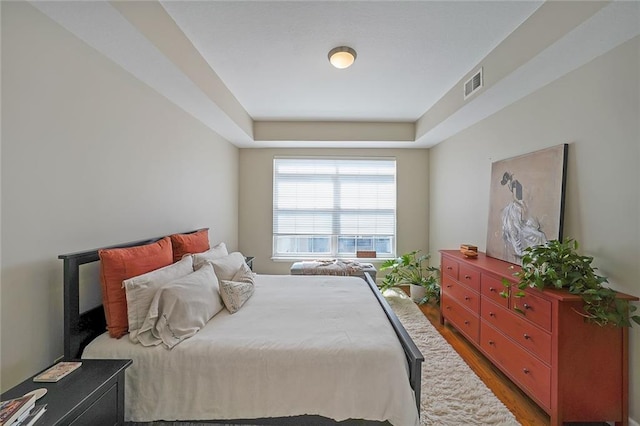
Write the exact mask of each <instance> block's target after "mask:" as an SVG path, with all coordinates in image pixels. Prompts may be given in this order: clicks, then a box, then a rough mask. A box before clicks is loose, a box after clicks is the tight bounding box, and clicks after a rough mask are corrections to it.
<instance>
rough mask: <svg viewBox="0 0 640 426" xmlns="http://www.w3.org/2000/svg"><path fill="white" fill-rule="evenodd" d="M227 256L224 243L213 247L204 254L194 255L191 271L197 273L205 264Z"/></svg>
mask: <svg viewBox="0 0 640 426" xmlns="http://www.w3.org/2000/svg"><path fill="white" fill-rule="evenodd" d="M228 255H229V252H228V251H227V246H226V244H225V243H220V244H218V245H216V246H213V247H211V249H210V250H207V251H205V252H204V253H196V254H194V255H193V270H194V271H197V270H198V269H200V267H201V266H202V265H204V264H205V263H207V262H209V261H211V260H214V259H219V258H221V257H225V256H228Z"/></svg>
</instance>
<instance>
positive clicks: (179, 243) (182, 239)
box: [170, 228, 209, 262]
mask: <svg viewBox="0 0 640 426" xmlns="http://www.w3.org/2000/svg"><path fill="white" fill-rule="evenodd" d="M170 237H171V246H172V247H173V261H174V262H177V261H178V260H180V259H182V256H184V255H185V254H193V253H202V252H203V251H207V250H209V228H206V229H201V230H199V231H197V232H194V233H192V234H173V235H171V236H170Z"/></svg>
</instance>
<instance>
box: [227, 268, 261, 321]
mask: <svg viewBox="0 0 640 426" xmlns="http://www.w3.org/2000/svg"><path fill="white" fill-rule="evenodd" d="M254 276H255V275H254V274H253V272H251V269H249V267H248V266H247V265H246V264H243V265H242V266H241V267H240V269H239V270H238V272H236V274H235V275H234V277H233V279H232V280H231V281H227V280H221V281H220V296H222V301H223V302H224V306H226V307H227V309H228V310H229V312H231V313H232V314H235V313H236V312H238V310H240V308H241V307H242V305H244V302H246V301H247V300H249V298H250V297H251V296H252V295H253V291H254V289H255V284H254V282H253V279H254Z"/></svg>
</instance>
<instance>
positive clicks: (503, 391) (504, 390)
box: [405, 290, 607, 426]
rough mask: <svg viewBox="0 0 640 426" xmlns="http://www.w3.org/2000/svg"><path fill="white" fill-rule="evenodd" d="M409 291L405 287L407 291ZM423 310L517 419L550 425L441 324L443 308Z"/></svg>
mask: <svg viewBox="0 0 640 426" xmlns="http://www.w3.org/2000/svg"><path fill="white" fill-rule="evenodd" d="M405 291H406V290H405ZM419 307H420V310H422V312H423V313H424V315H425V316H426V317H427V318H428V319H429V321H430V322H431V324H433V326H434V327H435V328H436V329H437V330H438V331H439V332H440V334H442V336H443V337H444V338H445V339H446V340H447V342H449V344H450V345H451V346H452V347H453V348H454V349H455V350H456V351H457V352H458V354H460V356H461V357H462V359H463V360H464V361H465V362H466V363H467V364H468V365H469V367H471V369H472V370H473V371H474V372H475V373H476V374H477V375H478V377H480V379H481V380H482V381H483V382H484V383H485V384H486V385H487V387H488V388H489V389H491V390H492V391H493V393H494V394H495V395H496V396H497V397H498V398H499V399H500V401H502V403H503V404H504V405H506V406H507V408H509V410H511V412H512V413H513V414H514V415H515V417H516V419H517V420H518V421H519V422H520V423H522V424H523V425H525V426H529V425H532V426H537V425H541V426H546V425H549V415H548V414H547V413H545V412H544V411H543V410H542V409H541V408H540V407H539V406H538V405H537V404H536V403H535V402H533V401H532V400H531V399H530V398H529V397H528V396H527V395H525V394H524V393H523V392H522V391H521V390H520V389H519V388H518V387H517V386H516V385H515V384H513V382H512V381H511V380H510V379H509V378H507V376H505V375H504V374H502V372H501V371H500V370H498V369H497V368H496V367H494V366H493V364H492V363H491V362H489V361H488V360H487V358H485V356H484V355H482V354H481V353H480V352H479V351H478V350H477V349H476V348H475V347H474V346H473V345H471V343H469V342H468V341H467V340H466V338H464V337H463V336H462V335H461V334H460V333H458V332H457V331H456V330H455V329H454V328H453V327H451V326H450V325H449V324H448V323H447V324H445V325H441V324H440V310H439V309H438V307H437V306H432V305H427V304H425V305H419ZM566 425H571V426H587V425H588V426H599V425H603V426H606V425H607V423H566Z"/></svg>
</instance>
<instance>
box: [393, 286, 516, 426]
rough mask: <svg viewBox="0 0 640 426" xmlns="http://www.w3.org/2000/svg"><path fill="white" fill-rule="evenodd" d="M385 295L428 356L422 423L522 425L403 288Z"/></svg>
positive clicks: (414, 339) (412, 336) (456, 425)
mask: <svg viewBox="0 0 640 426" xmlns="http://www.w3.org/2000/svg"><path fill="white" fill-rule="evenodd" d="M384 297H385V298H386V299H387V301H388V302H389V305H391V307H392V308H393V311H394V312H395V313H396V315H397V316H398V318H399V319H400V321H401V322H402V325H404V327H405V329H406V330H407V332H408V333H409V335H410V336H411V338H412V339H413V341H414V342H415V344H416V346H418V348H419V349H420V352H422V355H423V356H424V363H423V364H422V397H421V404H420V424H421V425H446V426H449V425H451V426H454V425H455V426H458V425H501V426H502V425H504V426H507V425H508V426H511V425H519V424H520V423H519V422H518V421H517V420H516V418H515V417H514V415H513V414H512V413H511V412H510V411H509V409H507V407H506V406H505V405H504V404H503V403H502V402H501V401H500V400H499V399H498V398H497V397H496V396H495V395H494V394H493V392H491V390H490V389H489V388H488V387H487V386H486V385H485V384H484V383H483V382H482V380H480V378H479V377H478V376H477V375H476V374H475V373H474V372H473V370H471V368H470V367H469V366H468V365H467V364H466V363H465V362H464V361H463V360H462V358H461V357H460V355H458V353H457V352H456V351H455V350H454V349H453V348H452V347H451V345H449V343H448V342H447V341H446V340H445V339H444V337H442V335H441V334H440V333H439V332H438V330H436V329H435V327H433V325H432V324H431V322H429V320H428V319H427V318H426V317H425V316H424V314H423V313H422V311H421V310H420V308H419V307H418V306H417V305H416V304H415V303H414V302H413V301H412V300H411V299H410V298H409V297H408V296H406V294H405V293H404V292H402V290H395V289H391V290H387V291H385V293H384Z"/></svg>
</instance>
